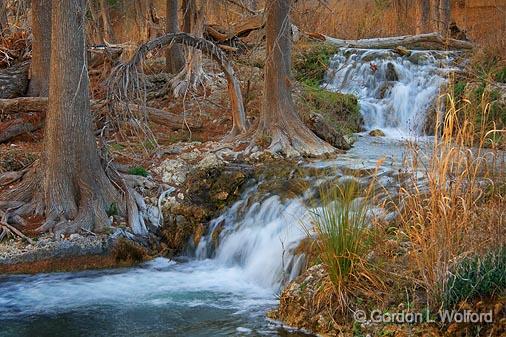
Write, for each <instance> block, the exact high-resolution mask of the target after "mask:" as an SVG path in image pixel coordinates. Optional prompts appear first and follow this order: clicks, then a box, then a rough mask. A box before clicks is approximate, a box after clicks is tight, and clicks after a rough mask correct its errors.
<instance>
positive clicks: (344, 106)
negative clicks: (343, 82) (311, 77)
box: [298, 85, 362, 136]
mask: <svg viewBox="0 0 506 337" xmlns="http://www.w3.org/2000/svg"><path fill="white" fill-rule="evenodd" d="M298 105H299V112H300V114H301V116H302V119H303V120H304V121H305V122H306V123H307V122H309V121H310V120H311V116H312V115H313V114H314V113H317V114H319V115H321V116H322V117H323V121H324V122H325V124H327V125H328V126H330V127H331V128H333V129H334V130H335V132H337V133H339V134H341V135H343V136H345V135H349V134H352V133H355V132H359V131H360V130H361V125H362V117H361V115H360V107H359V103H358V99H357V97H356V96H354V95H348V94H341V93H337V92H331V91H328V90H325V89H322V88H319V87H314V86H308V85H303V86H302V88H301V90H300V95H298Z"/></svg>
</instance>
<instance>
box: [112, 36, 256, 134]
mask: <svg viewBox="0 0 506 337" xmlns="http://www.w3.org/2000/svg"><path fill="white" fill-rule="evenodd" d="M173 43H179V44H182V45H185V46H187V47H193V48H195V49H197V50H198V51H199V52H205V53H207V54H209V55H210V56H211V57H212V58H213V59H214V60H215V61H216V62H217V63H218V65H219V66H220V68H221V70H222V71H223V72H224V74H225V77H226V78H227V82H228V92H229V96H230V103H231V108H232V121H233V124H234V127H233V133H235V134H239V133H242V132H245V131H246V129H247V127H248V125H247V124H248V123H247V120H246V112H245V110H244V104H243V98H242V94H241V88H240V84H239V81H238V79H237V76H236V75H235V72H234V69H233V67H232V64H231V63H230V62H229V61H228V60H227V57H226V55H225V53H224V52H223V51H222V50H221V49H220V48H219V47H218V46H216V45H215V44H214V43H212V42H210V41H208V40H206V39H203V38H198V37H194V36H191V35H189V34H186V33H173V34H167V35H163V36H160V37H158V38H156V39H153V40H151V41H148V42H146V43H145V44H143V45H142V46H140V47H139V49H138V50H137V51H136V52H135V54H134V56H133V57H132V59H131V60H130V61H129V62H128V63H126V64H120V65H118V66H117V67H115V68H114V69H113V70H112V72H111V76H110V77H109V79H108V81H107V87H108V93H107V97H108V99H109V101H110V102H112V103H113V104H115V105H117V104H121V103H123V104H126V112H127V113H126V114H123V116H117V117H118V118H124V119H131V118H135V119H138V120H139V119H142V118H143V116H139V114H134V113H130V114H129V113H128V112H131V108H130V107H129V105H130V104H131V103H133V104H141V105H145V103H146V94H145V83H144V78H143V76H142V67H139V65H140V64H141V63H142V61H143V59H144V58H145V57H146V55H147V54H148V53H149V52H151V51H153V50H155V49H158V48H163V47H170V46H171V45H172V44H173ZM187 63H188V67H190V66H191V67H194V68H195V69H192V71H191V72H187V71H186V70H183V71H182V72H181V73H180V74H179V75H178V76H176V79H177V81H186V84H184V85H183V87H181V90H182V91H181V92H186V88H184V86H187V85H193V84H196V85H198V84H199V81H202V76H201V75H202V74H204V71H203V69H202V64H201V63H200V64H199V63H197V64H196V65H195V64H194V65H193V66H192V64H193V63H194V62H192V60H191V59H190V60H187ZM199 69H200V70H199ZM188 76H189V77H188ZM174 81H176V80H174ZM174 83H175V82H174ZM183 88H184V89H185V90H183ZM178 90H179V89H178Z"/></svg>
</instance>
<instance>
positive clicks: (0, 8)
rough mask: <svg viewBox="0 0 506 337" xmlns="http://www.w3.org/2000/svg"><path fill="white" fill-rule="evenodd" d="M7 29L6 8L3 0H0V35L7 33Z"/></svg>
mask: <svg viewBox="0 0 506 337" xmlns="http://www.w3.org/2000/svg"><path fill="white" fill-rule="evenodd" d="M8 30H9V21H8V19H7V8H6V7H5V0H0V36H2V35H7V34H8Z"/></svg>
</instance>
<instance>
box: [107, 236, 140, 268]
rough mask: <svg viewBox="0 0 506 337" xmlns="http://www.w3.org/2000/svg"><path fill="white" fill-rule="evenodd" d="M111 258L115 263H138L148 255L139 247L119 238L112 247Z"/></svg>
mask: <svg viewBox="0 0 506 337" xmlns="http://www.w3.org/2000/svg"><path fill="white" fill-rule="evenodd" d="M112 256H113V257H114V259H115V260H116V263H125V262H128V263H139V262H142V261H145V260H146V259H147V258H148V253H147V251H146V249H145V248H144V247H142V246H141V245H139V244H137V243H135V242H133V241H130V240H127V239H123V238H121V239H119V240H118V242H116V244H115V245H114V247H113V249H112Z"/></svg>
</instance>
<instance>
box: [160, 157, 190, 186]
mask: <svg viewBox="0 0 506 337" xmlns="http://www.w3.org/2000/svg"><path fill="white" fill-rule="evenodd" d="M189 171H190V168H189V166H188V164H187V163H186V162H185V161H184V160H181V159H167V160H165V161H163V162H162V164H161V165H160V166H159V167H158V168H156V169H155V172H156V173H158V174H160V175H161V176H162V181H163V182H164V183H166V184H171V185H176V186H179V185H181V184H183V183H184V182H185V181H186V176H187V174H188V172H189Z"/></svg>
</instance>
